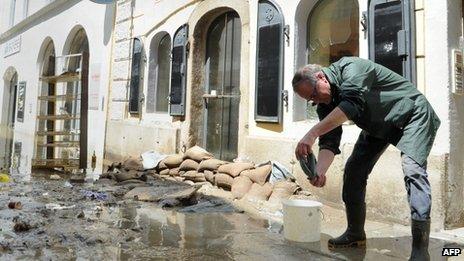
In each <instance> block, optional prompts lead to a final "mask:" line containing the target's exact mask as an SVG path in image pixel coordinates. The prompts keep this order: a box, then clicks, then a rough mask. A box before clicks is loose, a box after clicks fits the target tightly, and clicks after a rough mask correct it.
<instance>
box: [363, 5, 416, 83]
mask: <svg viewBox="0 0 464 261" xmlns="http://www.w3.org/2000/svg"><path fill="white" fill-rule="evenodd" d="M398 1H399V2H401V9H402V23H403V28H402V30H401V31H404V33H405V38H404V39H402V40H404V42H402V43H401V44H402V45H403V47H404V51H405V52H406V54H405V56H407V57H408V58H407V59H405V60H403V75H402V76H403V77H404V78H406V79H408V80H409V81H411V82H412V83H413V84H414V85H416V84H417V72H416V26H415V15H414V12H415V1H414V0H398ZM387 2H395V1H388V0H369V1H368V51H369V60H372V61H374V62H375V42H374V40H375V39H374V37H372V36H373V34H374V32H373V30H374V19H372V15H373V10H374V6H375V5H376V4H381V3H387ZM400 40H401V39H398V50H400Z"/></svg>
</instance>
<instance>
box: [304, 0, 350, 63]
mask: <svg viewBox="0 0 464 261" xmlns="http://www.w3.org/2000/svg"><path fill="white" fill-rule="evenodd" d="M307 28H308V40H307V54H308V63H317V64H320V65H323V66H327V65H329V64H330V63H333V62H336V61H338V60H339V59H340V58H341V57H343V56H358V55H359V6H358V1H357V0H324V1H319V3H318V4H317V6H316V7H315V8H314V9H313V11H312V12H311V14H310V16H309V18H308V26H307Z"/></svg>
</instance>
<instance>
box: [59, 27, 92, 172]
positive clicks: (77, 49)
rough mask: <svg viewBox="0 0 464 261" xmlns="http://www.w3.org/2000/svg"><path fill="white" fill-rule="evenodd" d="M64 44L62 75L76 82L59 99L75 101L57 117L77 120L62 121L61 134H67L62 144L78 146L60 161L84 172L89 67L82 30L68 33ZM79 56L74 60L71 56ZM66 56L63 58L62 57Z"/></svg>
mask: <svg viewBox="0 0 464 261" xmlns="http://www.w3.org/2000/svg"><path fill="white" fill-rule="evenodd" d="M72 32H74V33H71V35H70V37H72V38H68V41H67V44H66V45H65V51H64V55H65V57H66V58H65V61H64V62H65V66H64V69H65V72H66V73H78V74H80V75H81V76H80V81H72V82H67V83H66V87H65V90H64V93H63V95H65V96H67V97H78V99H74V100H66V101H65V102H64V104H63V106H62V107H60V109H61V110H62V112H61V113H65V114H67V115H74V116H77V117H76V118H74V119H71V120H67V121H64V126H62V127H63V128H62V129H63V130H64V131H67V132H69V133H70V134H77V135H68V136H64V137H63V141H64V142H70V143H69V144H78V147H77V149H76V148H74V149H73V148H65V149H63V150H62V151H61V154H62V155H61V157H64V158H78V159H79V168H80V169H84V170H85V169H86V168H87V119H88V64H89V41H88V38H87V34H86V32H85V30H84V28H82V27H79V28H78V29H77V30H76V28H75V29H73V30H72ZM77 54H80V55H78V56H75V55H77ZM66 55H67V56H66Z"/></svg>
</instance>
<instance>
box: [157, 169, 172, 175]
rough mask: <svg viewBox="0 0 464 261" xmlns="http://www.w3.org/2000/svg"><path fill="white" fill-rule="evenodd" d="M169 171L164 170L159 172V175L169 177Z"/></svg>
mask: <svg viewBox="0 0 464 261" xmlns="http://www.w3.org/2000/svg"><path fill="white" fill-rule="evenodd" d="M169 171H170V170H169V169H163V170H162V171H160V172H159V174H160V175H161V176H164V175H169Z"/></svg>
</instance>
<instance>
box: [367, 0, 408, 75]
mask: <svg viewBox="0 0 464 261" xmlns="http://www.w3.org/2000/svg"><path fill="white" fill-rule="evenodd" d="M401 13H402V12H401V2H400V1H397V2H390V3H384V4H379V5H376V6H375V7H374V21H375V27H374V46H375V47H374V48H375V62H376V63H380V64H382V65H383V66H385V67H387V68H390V70H393V71H394V72H396V73H398V74H403V62H402V60H401V59H399V58H398V35H397V33H398V31H400V30H401V29H402V28H403V22H402V21H401V20H402V18H401V16H402V15H401Z"/></svg>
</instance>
